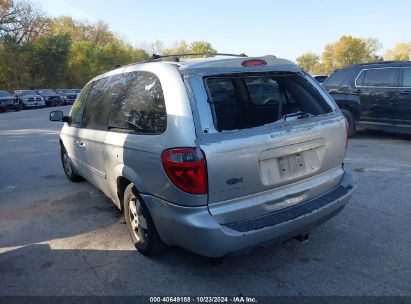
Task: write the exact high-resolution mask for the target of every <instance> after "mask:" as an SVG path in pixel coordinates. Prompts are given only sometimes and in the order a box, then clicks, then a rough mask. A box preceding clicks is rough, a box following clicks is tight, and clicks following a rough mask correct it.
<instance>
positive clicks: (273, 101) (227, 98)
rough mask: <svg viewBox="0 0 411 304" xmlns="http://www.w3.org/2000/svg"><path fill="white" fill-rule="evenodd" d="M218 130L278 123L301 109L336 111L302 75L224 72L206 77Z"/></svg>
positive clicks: (318, 112)
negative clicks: (225, 73)
mask: <svg viewBox="0 0 411 304" xmlns="http://www.w3.org/2000/svg"><path fill="white" fill-rule="evenodd" d="M205 85H206V88H207V92H208V94H209V101H210V104H211V107H212V112H213V113H214V120H215V121H214V123H215V127H216V129H217V130H218V131H229V130H236V129H247V128H253V127H258V126H262V125H265V124H269V123H273V122H276V121H278V120H280V119H282V118H283V117H284V116H285V115H287V114H293V113H297V112H303V113H308V114H311V115H314V116H315V115H321V114H326V113H329V112H331V111H332V109H331V107H330V106H329V105H328V104H327V102H326V101H325V100H324V98H323V97H322V96H321V95H320V94H319V92H318V91H317V90H316V89H315V88H314V87H313V86H312V85H311V84H310V83H309V82H308V81H307V80H306V79H305V78H304V77H302V76H301V75H299V74H295V73H290V74H281V73H273V74H270V75H267V74H264V75H258V74H254V75H250V74H247V75H244V76H242V75H241V74H240V75H238V76H230V75H227V76H225V75H221V76H210V77H206V78H205Z"/></svg>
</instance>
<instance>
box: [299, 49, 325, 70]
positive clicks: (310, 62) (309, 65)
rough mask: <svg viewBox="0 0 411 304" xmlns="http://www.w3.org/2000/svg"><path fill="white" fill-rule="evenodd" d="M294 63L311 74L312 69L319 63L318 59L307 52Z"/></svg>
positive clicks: (313, 54) (315, 55)
mask: <svg viewBox="0 0 411 304" xmlns="http://www.w3.org/2000/svg"><path fill="white" fill-rule="evenodd" d="M296 61H297V64H298V65H299V66H300V67H301V68H302V69H304V70H305V71H306V72H308V73H311V72H312V71H311V70H312V69H313V67H314V66H315V65H317V64H318V63H319V62H320V57H319V56H318V55H317V54H315V53H313V52H308V53H305V54H303V55H301V56H299V57H297V59H296Z"/></svg>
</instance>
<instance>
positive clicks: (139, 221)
mask: <svg viewBox="0 0 411 304" xmlns="http://www.w3.org/2000/svg"><path fill="white" fill-rule="evenodd" d="M123 207H124V208H123V210H124V217H125V219H126V225H127V228H128V230H129V232H130V236H131V239H132V240H133V243H134V246H135V247H136V249H137V250H138V251H139V252H140V253H142V254H143V255H146V256H154V255H156V254H158V253H160V252H161V251H162V250H163V249H164V247H165V245H164V243H163V242H162V241H161V239H160V237H159V236H158V233H157V229H156V227H155V225H154V222H153V219H152V218H151V215H150V212H149V211H148V208H147V206H146V205H145V203H144V201H143V200H142V198H141V197H140V196H139V195H138V194H137V191H136V190H135V187H134V184H129V185H128V186H127V188H126V190H125V191H124V198H123Z"/></svg>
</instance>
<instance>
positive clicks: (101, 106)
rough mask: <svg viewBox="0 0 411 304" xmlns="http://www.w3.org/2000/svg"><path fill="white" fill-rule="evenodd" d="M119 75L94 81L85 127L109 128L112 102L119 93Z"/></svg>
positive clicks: (84, 122)
mask: <svg viewBox="0 0 411 304" xmlns="http://www.w3.org/2000/svg"><path fill="white" fill-rule="evenodd" d="M118 78H119V77H118V76H117V75H114V76H109V77H105V78H102V79H99V80H97V81H95V82H94V84H93V87H92V88H91V90H90V93H89V94H88V97H87V104H86V108H85V112H84V118H83V127H84V128H87V129H93V130H107V122H108V116H109V113H110V107H111V103H112V102H113V101H114V100H115V99H116V97H117V96H118V95H119V92H118V81H117V80H118Z"/></svg>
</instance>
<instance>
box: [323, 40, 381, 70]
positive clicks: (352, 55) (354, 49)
mask: <svg viewBox="0 0 411 304" xmlns="http://www.w3.org/2000/svg"><path fill="white" fill-rule="evenodd" d="M379 48H380V44H379V42H378V40H377V39H374V38H367V39H363V38H355V37H352V36H342V37H341V38H340V39H339V40H338V41H337V42H335V43H331V44H327V45H326V46H325V48H324V52H323V54H322V62H323V64H324V67H325V71H326V72H327V73H330V72H332V71H333V70H334V69H336V68H345V67H347V66H349V65H351V64H356V63H363V62H372V61H377V60H380V57H378V56H377V55H376V54H375V52H376V51H377V50H378V49H379Z"/></svg>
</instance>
